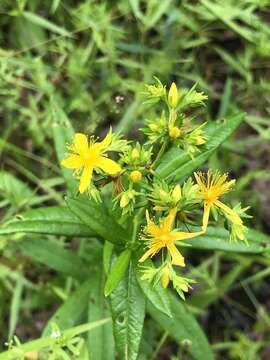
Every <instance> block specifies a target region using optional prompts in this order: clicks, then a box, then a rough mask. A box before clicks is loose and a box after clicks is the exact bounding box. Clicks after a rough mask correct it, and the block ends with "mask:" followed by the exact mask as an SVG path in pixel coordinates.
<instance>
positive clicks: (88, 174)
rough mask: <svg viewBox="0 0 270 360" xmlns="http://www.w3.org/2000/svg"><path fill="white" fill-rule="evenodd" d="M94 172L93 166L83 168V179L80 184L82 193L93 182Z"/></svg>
mask: <svg viewBox="0 0 270 360" xmlns="http://www.w3.org/2000/svg"><path fill="white" fill-rule="evenodd" d="M92 173H93V166H86V167H85V168H84V170H83V173H82V176H81V179H80V186H79V192H80V193H81V194H82V193H83V192H85V190H86V189H87V188H88V186H89V185H90V183H91V179H92Z"/></svg>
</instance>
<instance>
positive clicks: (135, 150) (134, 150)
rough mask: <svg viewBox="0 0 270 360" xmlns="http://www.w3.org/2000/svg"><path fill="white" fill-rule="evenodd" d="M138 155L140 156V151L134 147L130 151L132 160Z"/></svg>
mask: <svg viewBox="0 0 270 360" xmlns="http://www.w3.org/2000/svg"><path fill="white" fill-rule="evenodd" d="M139 156H140V153H139V151H138V149H136V148H134V149H133V150H132V151H131V158H132V159H133V160H134V159H137V158H138V157H139Z"/></svg>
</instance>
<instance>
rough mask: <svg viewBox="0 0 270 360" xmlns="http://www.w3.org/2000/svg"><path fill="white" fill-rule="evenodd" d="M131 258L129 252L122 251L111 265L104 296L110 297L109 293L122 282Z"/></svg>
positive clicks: (128, 250) (127, 250)
mask: <svg viewBox="0 0 270 360" xmlns="http://www.w3.org/2000/svg"><path fill="white" fill-rule="evenodd" d="M130 256H131V250H130V249H126V250H124V251H123V252H122V253H121V254H120V255H119V257H118V258H117V259H116V260H115V261H114V263H113V264H112V267H111V270H110V273H109V276H108V278H107V281H106V284H105V289H104V293H105V296H108V295H110V293H111V292H112V291H113V290H114V289H115V288H116V286H117V285H118V284H119V282H120V281H121V280H122V278H123V276H124V275H125V272H126V270H127V267H128V264H129V261H130Z"/></svg>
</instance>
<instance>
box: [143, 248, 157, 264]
mask: <svg viewBox="0 0 270 360" xmlns="http://www.w3.org/2000/svg"><path fill="white" fill-rule="evenodd" d="M153 255H154V251H153V249H149V250H147V251H146V253H145V254H144V255H143V256H142V257H141V258H140V259H139V262H144V261H145V260H146V259H147V258H149V256H151V257H152V256H153Z"/></svg>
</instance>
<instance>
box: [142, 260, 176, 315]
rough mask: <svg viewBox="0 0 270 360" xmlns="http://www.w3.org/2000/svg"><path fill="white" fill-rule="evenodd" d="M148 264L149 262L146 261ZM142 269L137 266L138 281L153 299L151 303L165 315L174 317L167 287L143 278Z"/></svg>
mask: <svg viewBox="0 0 270 360" xmlns="http://www.w3.org/2000/svg"><path fill="white" fill-rule="evenodd" d="M145 264H146V265H147V262H145ZM141 273H142V271H141V269H140V267H137V268H136V276H137V281H138V283H139V285H140V287H141V289H142V291H143V293H144V295H145V296H146V298H147V299H148V300H149V301H151V303H152V304H153V305H154V306H155V307H156V308H157V309H158V310H159V311H161V312H163V313H164V314H165V315H167V316H169V317H172V311H171V304H170V299H169V296H168V291H167V289H164V288H163V287H162V286H161V285H160V283H157V284H156V285H155V286H153V284H151V283H150V282H149V281H146V280H141V275H142V274H141Z"/></svg>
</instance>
